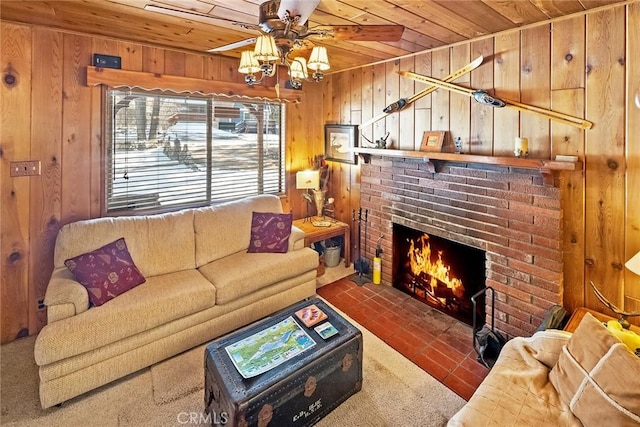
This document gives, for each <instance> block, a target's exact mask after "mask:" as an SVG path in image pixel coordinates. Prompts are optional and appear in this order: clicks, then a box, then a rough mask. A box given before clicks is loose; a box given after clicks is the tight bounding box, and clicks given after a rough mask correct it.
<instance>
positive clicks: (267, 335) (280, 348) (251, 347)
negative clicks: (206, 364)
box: [225, 316, 316, 378]
mask: <svg viewBox="0 0 640 427" xmlns="http://www.w3.org/2000/svg"><path fill="white" fill-rule="evenodd" d="M314 345H316V342H315V341H314V340H313V338H311V337H310V336H309V334H307V332H306V331H305V330H304V329H302V327H301V326H300V325H299V324H298V323H297V322H296V321H295V320H294V318H293V316H289V317H287V318H286V319H284V320H282V321H280V322H278V323H276V324H275V325H273V326H270V327H268V328H266V329H263V330H262V331H259V332H256V333H255V334H253V335H251V336H249V337H247V338H244V339H242V340H240V341H238V342H236V343H234V344H231V345H229V346H227V347H225V350H226V351H227V354H228V355H229V357H230V358H231V361H232V362H233V365H234V366H235V367H236V369H237V370H238V372H239V373H240V375H242V377H243V378H252V377H255V376H257V375H260V374H262V373H264V372H267V371H268V370H270V369H272V368H275V367H276V366H278V365H280V364H282V363H284V362H286V361H287V360H290V359H292V358H293V357H295V356H297V355H298V354H300V353H302V352H304V351H305V350H308V349H310V348H311V347H313V346H314Z"/></svg>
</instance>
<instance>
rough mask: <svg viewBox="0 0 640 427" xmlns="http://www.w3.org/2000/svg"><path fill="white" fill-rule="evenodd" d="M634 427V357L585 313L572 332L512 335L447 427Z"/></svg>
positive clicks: (638, 411) (639, 389) (638, 379)
mask: <svg viewBox="0 0 640 427" xmlns="http://www.w3.org/2000/svg"><path fill="white" fill-rule="evenodd" d="M583 425H584V426H585V427H590V426H604V425H612V426H613V425H615V426H620V427H622V426H638V425H640V358H639V357H637V356H636V355H635V354H634V353H633V351H632V349H631V348H629V347H628V346H626V345H625V344H624V343H623V342H621V341H620V340H619V339H618V338H616V337H615V336H614V335H613V334H612V333H611V332H610V331H608V330H607V328H606V327H605V326H603V325H602V323H600V322H599V321H598V320H596V319H595V317H593V316H591V315H590V314H589V313H587V314H586V315H585V317H584V318H583V319H582V321H581V322H580V324H579V326H578V328H577V329H576V331H575V333H574V334H571V333H569V332H565V331H556V330H548V331H541V332H537V333H535V334H534V335H533V336H532V337H530V338H523V337H518V338H514V339H512V340H511V341H509V342H508V343H507V344H506V345H505V347H504V348H503V349H502V352H501V353H500V356H499V357H498V360H497V361H496V364H495V365H494V366H493V368H492V369H491V371H490V372H489V375H488V376H487V377H486V378H485V379H484V381H483V382H482V384H480V386H479V387H478V389H477V390H476V392H475V393H474V395H473V396H472V397H471V399H469V402H468V403H467V404H466V405H465V406H463V407H462V409H461V410H460V411H459V412H458V413H457V414H455V415H454V416H453V417H452V418H451V419H450V420H449V423H448V427H462V426H473V427H481V426H536V427H542V426H553V427H559V426H576V427H579V426H583Z"/></svg>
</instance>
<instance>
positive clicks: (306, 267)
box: [34, 196, 318, 408]
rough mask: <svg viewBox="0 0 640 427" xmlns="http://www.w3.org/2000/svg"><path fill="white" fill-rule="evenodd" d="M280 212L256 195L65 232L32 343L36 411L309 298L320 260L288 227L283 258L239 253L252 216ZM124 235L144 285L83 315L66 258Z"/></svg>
mask: <svg viewBox="0 0 640 427" xmlns="http://www.w3.org/2000/svg"><path fill="white" fill-rule="evenodd" d="M253 211H256V212H277V213H280V212H282V205H281V202H280V199H279V198H278V197H276V196H256V197H251V198H247V199H244V200H241V201H236V202H231V203H227V204H222V205H217V206H212V207H206V208H198V209H187V210H182V211H179V212H175V213H167V214H158V215H148V216H124V217H113V218H99V219H93V220H86V221H79V222H75V223H72V224H68V225H66V226H64V227H63V228H62V229H61V230H60V232H59V234H58V237H57V240H56V245H55V254H54V271H53V274H52V277H51V280H50V282H49V285H48V288H47V292H46V296H45V304H46V306H47V310H48V311H47V315H48V324H47V325H46V326H45V327H44V328H43V329H42V330H41V332H40V333H39V335H38V337H37V339H36V343H35V350H34V353H35V360H36V363H37V364H38V366H39V374H40V401H41V404H42V407H43V408H47V407H50V406H53V405H56V404H58V403H61V402H64V401H66V400H68V399H71V398H73V397H75V396H79V395H81V394H82V393H85V392H87V391H89V390H92V389H95V388H97V387H100V386H102V385H104V384H107V383H109V382H110V381H113V380H115V379H118V378H121V377H123V376H125V375H127V374H130V373H132V372H135V371H137V370H139V369H141V368H144V367H147V366H150V365H152V364H154V363H156V362H159V361H161V360H163V359H165V358H168V357H170V356H173V355H175V354H178V353H180V352H182V351H185V350H187V349H189V348H192V347H194V346H196V345H199V344H201V343H204V342H206V341H209V340H212V339H214V338H216V337H218V336H220V335H222V334H225V333H227V332H229V331H231V330H234V329H236V328H238V327H241V326H243V325H246V324H248V323H250V322H253V321H255V320H257V319H260V318H262V317H264V316H266V315H269V314H271V313H273V312H275V311H277V310H279V309H282V308H284V307H286V306H288V305H290V304H293V303H295V302H297V301H300V300H303V299H305V298H308V297H310V296H312V295H314V294H315V291H316V268H317V266H318V254H317V253H316V252H315V251H313V250H312V249H310V248H306V247H304V233H303V232H302V231H301V230H299V229H297V228H295V227H292V234H291V236H290V238H289V249H288V252H287V253H284V254H281V253H247V248H248V246H249V240H250V234H251V220H252V212H253ZM120 237H124V238H125V241H126V244H127V247H128V249H129V252H130V253H131V256H132V258H133V260H134V262H135V264H136V266H137V267H138V269H139V270H140V271H141V273H142V274H143V275H144V276H145V278H146V282H145V283H143V284H141V285H139V286H137V287H135V288H133V289H131V290H129V291H128V292H125V293H124V294H122V295H119V296H117V297H116V298H114V299H112V300H110V301H108V302H107V303H105V304H103V305H101V306H98V307H92V308H89V299H88V293H87V290H86V288H85V287H84V286H82V285H81V284H80V283H78V282H76V281H75V280H74V279H73V275H72V274H71V272H70V271H69V270H68V269H67V267H65V264H64V262H65V260H66V259H68V258H71V257H74V256H77V255H80V254H83V253H86V252H89V251H92V250H94V249H96V248H98V247H101V246H103V245H105V244H107V243H110V242H112V241H114V240H116V239H118V238H120Z"/></svg>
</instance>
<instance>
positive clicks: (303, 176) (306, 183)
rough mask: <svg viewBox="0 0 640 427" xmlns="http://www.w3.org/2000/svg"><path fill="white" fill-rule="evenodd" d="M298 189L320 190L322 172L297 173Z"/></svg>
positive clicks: (307, 171)
mask: <svg viewBox="0 0 640 427" xmlns="http://www.w3.org/2000/svg"><path fill="white" fill-rule="evenodd" d="M296 188H297V189H298V190H308V189H310V188H313V189H316V190H317V189H319V188H320V171H314V170H306V171H299V172H297V173H296Z"/></svg>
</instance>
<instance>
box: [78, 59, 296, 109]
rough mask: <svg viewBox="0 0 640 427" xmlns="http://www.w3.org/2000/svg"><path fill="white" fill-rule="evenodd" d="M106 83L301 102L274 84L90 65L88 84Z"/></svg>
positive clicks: (294, 92)
mask: <svg viewBox="0 0 640 427" xmlns="http://www.w3.org/2000/svg"><path fill="white" fill-rule="evenodd" d="M100 84H104V85H107V86H110V87H115V88H117V87H137V88H141V89H145V90H163V91H171V92H175V93H184V92H187V93H198V94H201V95H221V96H229V97H241V98H263V99H270V100H279V101H287V102H299V101H300V92H299V91H295V90H293V89H285V88H282V89H280V93H279V95H280V97H278V96H277V94H276V90H275V88H274V87H267V86H262V85H256V86H248V85H246V84H245V83H237V82H224V81H216V80H205V79H196V78H192V77H182V76H172V75H168V74H157V73H148V72H142V71H128V70H120V69H114V68H99V67H91V66H89V67H87V86H97V85H100Z"/></svg>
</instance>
